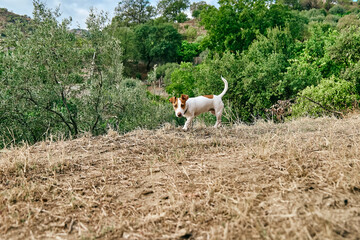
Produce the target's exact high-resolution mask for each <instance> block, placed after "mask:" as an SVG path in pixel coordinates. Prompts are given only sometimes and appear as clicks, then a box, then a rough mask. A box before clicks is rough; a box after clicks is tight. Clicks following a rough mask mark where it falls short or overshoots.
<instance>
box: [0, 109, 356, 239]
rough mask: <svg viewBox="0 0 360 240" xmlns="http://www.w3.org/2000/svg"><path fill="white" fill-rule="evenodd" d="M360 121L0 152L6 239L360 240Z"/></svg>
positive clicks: (174, 132)
mask: <svg viewBox="0 0 360 240" xmlns="http://www.w3.org/2000/svg"><path fill="white" fill-rule="evenodd" d="M359 126H360V116H355V115H353V116H352V117H349V118H347V119H343V120H336V119H330V118H323V119H316V120H314V119H302V120H298V121H294V122H289V123H285V124H271V123H258V124H256V125H254V126H245V125H240V126H235V127H231V128H230V127H225V128H222V129H218V130H214V129H213V128H211V127H201V126H197V127H195V129H194V130H191V131H189V132H186V133H184V132H182V131H181V130H179V129H175V128H173V127H170V126H167V127H164V128H162V129H160V130H157V131H145V130H138V131H134V132H131V133H129V134H126V135H118V134H117V133H114V132H110V133H109V134H108V135H106V136H102V137H83V138H80V139H76V140H72V141H60V142H52V141H47V142H41V143H38V144H36V145H34V146H30V147H22V148H15V149H10V150H9V149H8V150H0V151H1V152H0V193H1V195H0V204H1V205H0V239H24V238H27V239H32V238H33V239H79V238H80V239H93V238H100V239H119V238H122V239H187V238H189V239H359V236H360V152H359V151H360V148H359V144H360V128H359Z"/></svg>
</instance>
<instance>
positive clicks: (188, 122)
mask: <svg viewBox="0 0 360 240" xmlns="http://www.w3.org/2000/svg"><path fill="white" fill-rule="evenodd" d="M193 118H194V117H189V118H187V119H186V122H185V125H184V127H183V130H184V131H187V130H188V129H189V125H190V124H191V122H192V120H193Z"/></svg>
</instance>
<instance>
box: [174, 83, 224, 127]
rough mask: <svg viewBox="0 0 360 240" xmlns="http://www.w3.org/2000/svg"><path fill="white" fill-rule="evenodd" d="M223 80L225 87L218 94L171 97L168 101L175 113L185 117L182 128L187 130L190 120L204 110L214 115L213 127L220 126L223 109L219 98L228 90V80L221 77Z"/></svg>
mask: <svg viewBox="0 0 360 240" xmlns="http://www.w3.org/2000/svg"><path fill="white" fill-rule="evenodd" d="M221 79H222V80H223V81H224V84H225V88H224V90H223V91H222V93H221V94H220V95H204V96H199V97H194V98H189V96H188V95H184V94H182V95H181V97H180V98H176V97H172V98H170V99H169V101H170V102H171V103H172V105H173V107H174V110H175V115H176V116H177V117H179V118H181V117H182V116H184V117H186V123H185V126H184V128H183V129H184V130H185V131H187V130H188V127H189V125H190V124H191V121H192V120H193V119H194V117H196V116H197V115H199V114H201V113H204V112H211V113H212V114H213V115H215V116H216V123H215V126H214V127H215V128H217V127H220V126H221V115H222V112H223V109H224V103H223V101H222V100H221V99H222V97H223V96H224V95H225V93H226V91H227V90H228V82H227V81H226V79H225V78H223V77H221Z"/></svg>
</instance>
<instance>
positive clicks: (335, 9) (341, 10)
mask: <svg viewBox="0 0 360 240" xmlns="http://www.w3.org/2000/svg"><path fill="white" fill-rule="evenodd" d="M329 13H330V14H333V15H340V16H343V15H344V14H345V13H346V9H345V8H344V7H343V6H341V5H335V6H333V7H332V8H330V9H329Z"/></svg>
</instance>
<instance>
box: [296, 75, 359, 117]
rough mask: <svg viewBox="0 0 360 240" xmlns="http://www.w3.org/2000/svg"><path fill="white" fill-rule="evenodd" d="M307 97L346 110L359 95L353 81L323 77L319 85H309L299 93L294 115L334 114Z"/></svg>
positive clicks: (317, 115) (333, 107)
mask: <svg viewBox="0 0 360 240" xmlns="http://www.w3.org/2000/svg"><path fill="white" fill-rule="evenodd" d="M307 98H310V99H312V100H313V101H315V102H317V103H318V104H321V106H323V107H325V108H327V109H330V110H334V111H344V110H346V109H349V108H351V107H352V106H353V104H354V102H355V101H356V100H357V99H358V98H359V96H358V95H357V94H356V93H355V86H354V83H352V82H348V81H345V80H342V79H337V78H334V77H332V78H330V79H323V80H322V81H321V82H320V84H319V85H317V86H310V87H307V88H305V89H304V90H303V91H301V92H300V93H299V95H298V98H297V102H296V104H294V105H293V107H292V117H300V116H312V117H319V116H323V115H332V114H333V113H332V112H330V111H327V110H325V109H324V108H323V107H321V106H319V105H318V104H315V103H313V102H311V101H309V100H308V99H307Z"/></svg>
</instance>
